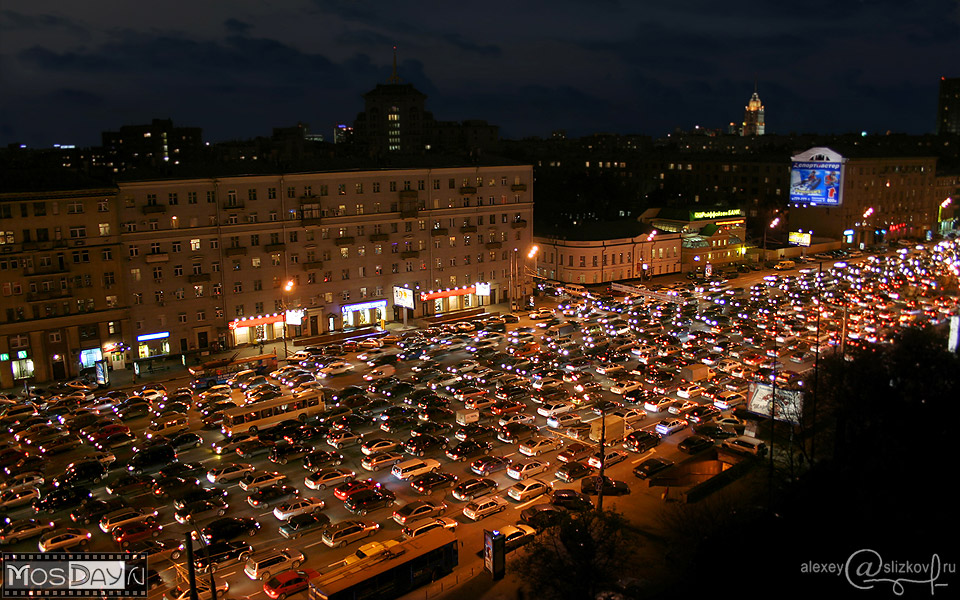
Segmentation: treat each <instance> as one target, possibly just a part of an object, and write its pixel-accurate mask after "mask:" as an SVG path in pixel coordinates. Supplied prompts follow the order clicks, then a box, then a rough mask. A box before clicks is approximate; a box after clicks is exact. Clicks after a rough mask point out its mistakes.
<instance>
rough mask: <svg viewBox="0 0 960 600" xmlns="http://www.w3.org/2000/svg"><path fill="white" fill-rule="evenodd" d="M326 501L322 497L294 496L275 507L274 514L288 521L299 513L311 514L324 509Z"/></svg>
mask: <svg viewBox="0 0 960 600" xmlns="http://www.w3.org/2000/svg"><path fill="white" fill-rule="evenodd" d="M325 506H326V503H325V502H324V501H323V500H321V499H320V498H312V497H311V498H294V499H292V500H288V501H287V502H284V503H282V504H280V505H279V506H277V507H276V508H274V509H273V516H275V517H276V518H277V519H279V520H281V521H287V520H289V519H290V518H291V517H295V516H297V515H309V514H310V513H312V512H314V511H317V510H323V508H324V507H325Z"/></svg>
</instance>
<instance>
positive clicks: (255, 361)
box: [188, 354, 277, 390]
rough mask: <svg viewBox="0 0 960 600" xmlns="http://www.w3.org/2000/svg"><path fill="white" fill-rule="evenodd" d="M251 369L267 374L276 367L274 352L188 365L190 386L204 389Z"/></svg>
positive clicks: (259, 373)
mask: <svg viewBox="0 0 960 600" xmlns="http://www.w3.org/2000/svg"><path fill="white" fill-rule="evenodd" d="M247 369H251V370H253V371H256V372H257V374H258V375H268V374H270V372H271V371H275V370H276V369H277V355H276V354H261V355H259V356H250V357H247V358H237V359H235V360H229V361H228V360H212V361H210V362H205V363H203V364H202V365H199V366H196V367H190V368H189V369H188V370H189V371H190V377H191V378H192V381H191V382H190V387H191V388H193V389H195V390H205V389H207V388H209V387H212V386H215V385H218V384H221V383H226V382H227V380H228V379H230V378H231V377H233V376H234V375H236V374H237V373H239V372H240V371H246V370H247Z"/></svg>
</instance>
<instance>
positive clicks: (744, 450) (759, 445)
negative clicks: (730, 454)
mask: <svg viewBox="0 0 960 600" xmlns="http://www.w3.org/2000/svg"><path fill="white" fill-rule="evenodd" d="M721 445H722V446H723V447H724V448H726V449H728V450H732V451H734V452H736V453H738V454H746V455H750V456H763V455H765V454H766V453H767V446H766V444H765V443H763V442H762V441H760V440H758V439H756V438H754V437H750V436H746V435H741V436H738V437H735V438H729V439H725V440H723V442H722V443H721Z"/></svg>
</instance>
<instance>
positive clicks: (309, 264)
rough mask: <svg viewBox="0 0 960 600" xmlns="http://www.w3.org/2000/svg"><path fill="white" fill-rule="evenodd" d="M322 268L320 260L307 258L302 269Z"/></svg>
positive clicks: (313, 269) (314, 269)
mask: <svg viewBox="0 0 960 600" xmlns="http://www.w3.org/2000/svg"><path fill="white" fill-rule="evenodd" d="M322 268H323V261H322V260H308V261H307V262H305V263H303V270H304V271H316V270H317V269H322Z"/></svg>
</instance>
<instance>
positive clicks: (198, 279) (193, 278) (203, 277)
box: [187, 273, 210, 283]
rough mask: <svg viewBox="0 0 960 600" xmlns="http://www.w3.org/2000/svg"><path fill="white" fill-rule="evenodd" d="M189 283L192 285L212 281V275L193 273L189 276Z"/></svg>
mask: <svg viewBox="0 0 960 600" xmlns="http://www.w3.org/2000/svg"><path fill="white" fill-rule="evenodd" d="M187 281H188V282H190V283H202V282H204V281H210V273H193V274H192V275H187Z"/></svg>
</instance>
